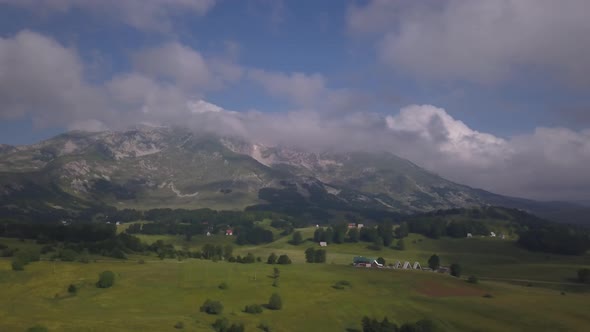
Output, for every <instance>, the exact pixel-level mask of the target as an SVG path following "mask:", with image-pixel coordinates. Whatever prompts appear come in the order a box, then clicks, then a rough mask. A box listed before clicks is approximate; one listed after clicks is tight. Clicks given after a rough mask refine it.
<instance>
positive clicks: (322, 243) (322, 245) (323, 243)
mask: <svg viewBox="0 0 590 332" xmlns="http://www.w3.org/2000/svg"><path fill="white" fill-rule="evenodd" d="M327 246H328V242H323V241H322V242H320V247H327Z"/></svg>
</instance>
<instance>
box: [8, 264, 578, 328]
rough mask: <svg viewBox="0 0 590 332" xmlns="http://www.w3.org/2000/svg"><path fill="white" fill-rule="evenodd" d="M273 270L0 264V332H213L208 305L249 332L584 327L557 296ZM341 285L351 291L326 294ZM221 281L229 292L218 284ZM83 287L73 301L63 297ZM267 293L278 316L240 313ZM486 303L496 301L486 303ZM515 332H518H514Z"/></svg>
mask: <svg viewBox="0 0 590 332" xmlns="http://www.w3.org/2000/svg"><path fill="white" fill-rule="evenodd" d="M272 267H273V266H270V265H267V264H263V263H256V264H230V263H225V262H218V263H214V262H211V261H205V260H192V259H191V260H185V261H182V262H178V261H176V260H164V261H148V262H147V263H146V264H138V263H136V262H134V261H121V262H113V261H109V262H96V263H90V264H82V263H66V262H48V261H42V262H36V263H32V264H30V265H28V266H27V268H26V270H25V271H23V272H14V271H11V270H10V264H9V261H8V260H0V289H2V297H1V298H0V330H1V331H24V330H25V329H26V328H27V327H29V326H32V325H34V324H42V325H44V326H46V327H48V328H49V330H50V331H138V330H142V331H174V330H175V329H174V328H173V325H174V324H175V323H176V322H179V321H182V322H184V324H185V330H187V331H209V330H212V329H211V327H210V325H211V324H212V323H213V321H214V320H215V319H216V318H218V317H217V316H211V315H207V314H204V313H200V312H199V306H200V305H201V304H202V303H203V302H204V301H205V300H206V299H208V298H210V299H213V300H219V301H221V302H222V303H223V305H224V306H225V309H224V313H223V315H222V316H223V317H227V318H228V319H229V320H230V321H234V322H241V323H244V324H245V326H246V330H247V331H254V330H256V326H257V325H258V324H260V323H261V322H266V323H267V324H268V325H270V326H271V327H272V328H273V329H274V331H318V330H321V331H344V330H345V329H347V328H359V327H360V320H361V318H362V317H363V315H370V316H376V317H383V316H388V317H389V318H390V319H392V320H395V321H396V322H398V323H403V322H406V321H415V320H418V319H422V318H430V319H432V320H434V321H436V322H437V323H438V324H439V325H440V326H441V327H442V328H444V329H445V330H447V331H473V330H478V331H509V330H519V331H583V330H584V328H585V327H587V326H588V325H589V324H590V316H589V315H588V312H587V304H588V301H589V300H590V296H589V295H588V294H587V293H582V294H570V293H568V294H566V295H561V294H560V292H558V291H554V290H550V289H543V288H527V287H519V286H514V285H509V284H505V283H497V282H483V283H480V284H478V285H472V284H468V283H466V282H464V281H462V280H457V279H455V278H452V277H450V276H446V275H440V274H435V273H426V272H415V271H396V270H373V269H359V268H353V267H350V266H345V265H337V264H303V263H302V264H293V265H290V266H279V269H280V271H281V277H280V283H279V287H278V288H277V287H273V286H272V279H271V278H270V277H269V276H270V274H272ZM103 270H112V271H114V272H115V273H116V274H117V280H116V284H115V286H114V287H112V288H110V289H98V288H96V287H95V285H94V284H95V282H96V281H97V279H98V274H99V273H100V272H101V271H103ZM338 280H347V281H349V282H350V283H351V284H352V287H351V288H350V289H345V290H337V289H334V288H332V287H331V285H333V284H334V283H335V282H336V281H338ZM221 282H226V283H227V284H228V285H229V288H228V289H227V290H221V289H219V288H218V285H219V284H220V283H221ZM71 283H73V284H76V285H78V287H79V291H78V294H77V295H74V296H72V295H69V294H68V293H67V291H66V289H67V287H68V285H69V284H71ZM273 292H278V293H279V294H280V295H281V296H282V299H283V303H284V308H283V310H280V311H270V310H265V311H264V312H263V313H262V314H260V315H251V314H247V313H244V312H242V310H243V308H244V306H245V305H247V304H253V303H258V304H264V303H266V302H267V301H268V298H269V297H270V295H271V294H272V293H273ZM487 293H489V294H492V295H493V298H485V297H482V295H484V294H487ZM516 327H518V328H516Z"/></svg>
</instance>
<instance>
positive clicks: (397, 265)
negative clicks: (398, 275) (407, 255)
mask: <svg viewBox="0 0 590 332" xmlns="http://www.w3.org/2000/svg"><path fill="white" fill-rule="evenodd" d="M393 268H394V269H401V268H402V263H401V262H400V261H396V262H395V263H394V264H393Z"/></svg>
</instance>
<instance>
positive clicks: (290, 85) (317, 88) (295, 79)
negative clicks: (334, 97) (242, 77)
mask: <svg viewBox="0 0 590 332" xmlns="http://www.w3.org/2000/svg"><path fill="white" fill-rule="evenodd" d="M247 76H248V78H249V79H251V80H253V81H255V82H257V83H259V84H260V85H262V86H263V87H264V89H266V90H267V91H268V92H269V93H270V94H271V95H274V96H279V97H287V98H288V99H289V100H291V101H292V102H294V103H296V104H297V105H301V106H309V105H312V104H314V103H316V102H317V101H318V98H319V97H320V96H322V94H324V93H325V92H326V82H325V79H324V77H323V76H322V75H321V74H317V73H316V74H309V75H308V74H305V73H298V72H295V73H291V74H285V73H277V72H269V71H264V70H260V69H251V70H250V71H248V74H247Z"/></svg>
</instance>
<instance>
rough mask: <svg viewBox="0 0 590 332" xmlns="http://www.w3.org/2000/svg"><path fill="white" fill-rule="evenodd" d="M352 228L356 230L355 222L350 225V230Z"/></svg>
mask: <svg viewBox="0 0 590 332" xmlns="http://www.w3.org/2000/svg"><path fill="white" fill-rule="evenodd" d="M351 228H356V224H355V223H353V222H352V223H350V224H348V229H351Z"/></svg>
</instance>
